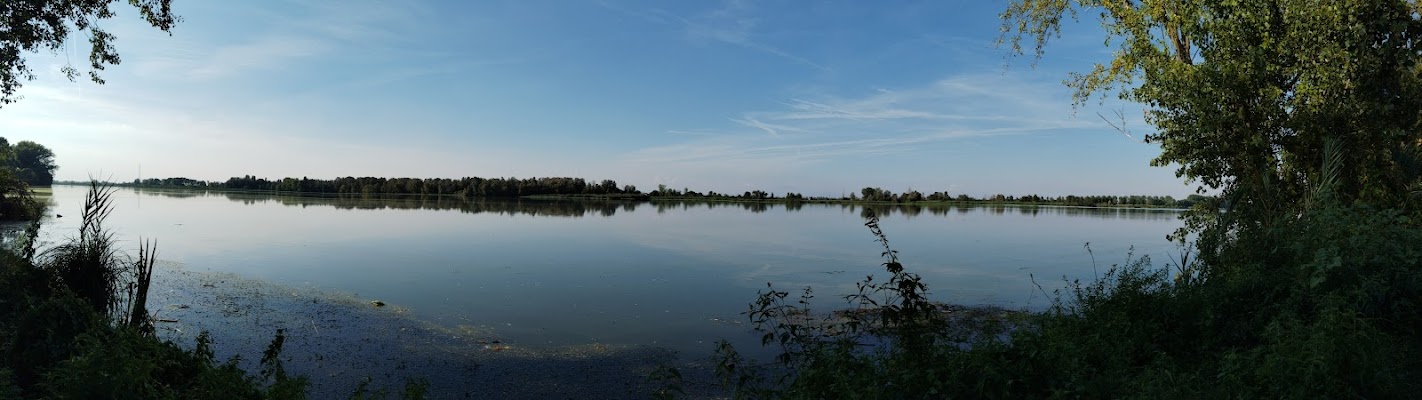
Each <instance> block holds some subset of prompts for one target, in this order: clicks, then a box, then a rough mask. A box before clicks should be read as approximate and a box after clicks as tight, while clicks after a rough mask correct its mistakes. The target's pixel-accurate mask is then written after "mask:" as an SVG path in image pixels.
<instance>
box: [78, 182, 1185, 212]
mask: <svg viewBox="0 0 1422 400" xmlns="http://www.w3.org/2000/svg"><path fill="white" fill-rule="evenodd" d="M61 183H73V182H61ZM118 185H119V186H139V187H161V188H191V189H216V190H247V191H265V192H276V193H294V194H321V195H385V194H395V195H450V196H460V197H466V198H476V197H491V198H492V197H616V198H628V199H638V200H656V199H706V200H726V201H778V202H792V203H793V202H874V203H918V202H957V203H969V202H984V203H994V204H1002V203H1013V204H1043V205H1065V206H1082V207H1170V208H1189V207H1190V206H1192V205H1194V204H1195V203H1198V202H1200V201H1203V200H1205V199H1208V197H1207V196H1202V195H1190V196H1189V197H1186V198H1184V199H1176V198H1174V197H1172V196H1150V195H1131V196H1114V195H1098V196H1076V195H1071V196H1041V195H1035V194H1029V195H1023V196H1010V195H1003V194H995V195H991V196H986V197H973V196H970V195H967V194H963V193H958V194H950V193H948V192H947V191H938V192H932V193H928V194H924V193H922V192H919V191H917V190H908V191H905V192H902V193H894V192H891V191H889V190H885V189H881V188H876V187H866V188H863V189H861V190H860V191H859V192H858V193H850V194H848V195H845V196H840V197H807V196H805V195H803V194H800V193H794V192H788V193H785V194H783V195H776V194H775V193H770V192H765V191H761V190H752V191H746V192H742V193H739V194H736V193H718V192H716V191H707V192H698V191H695V190H692V189H689V188H683V189H680V190H678V189H674V188H668V187H666V185H658V187H657V188H656V189H654V190H650V191H647V192H643V191H641V190H638V189H637V187H636V186H633V185H618V184H617V182H616V181H613V180H611V179H605V180H602V181H597V182H592V181H588V180H586V179H583V178H566V177H558V178H528V179H518V178H478V177H466V178H459V179H445V178H432V179H421V178H373V177H364V178H355V177H344V178H336V179H308V178H304V177H303V178H284V179H280V180H268V179H266V178H257V177H254V176H251V175H248V176H242V177H233V178H230V179H228V180H227V181H225V182H216V181H213V182H208V181H200V180H195V179H188V178H163V179H157V178H149V179H143V180H138V179H135V180H133V181H132V182H129V183H120V184H118Z"/></svg>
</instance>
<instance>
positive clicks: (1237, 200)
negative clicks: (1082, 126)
mask: <svg viewBox="0 0 1422 400" xmlns="http://www.w3.org/2000/svg"><path fill="white" fill-rule="evenodd" d="M1418 11H1419V6H1418V2H1417V1H1415V0H1410V1H1401V0H1390V1H1388V0H1333V1H1320V0H1268V1H1232V0H1139V1H1135V0H1117V1H1105V0H1071V1H1068V0H1016V1H1013V2H1012V3H1011V5H1010V6H1009V7H1008V9H1007V10H1006V11H1004V12H1003V13H1002V18H1003V25H1002V33H1003V36H1002V37H1001V39H1000V40H1001V42H1002V43H1004V44H1007V45H1009V46H1010V47H1011V48H1012V49H1013V50H1014V51H1015V52H1017V54H1024V53H1030V54H1031V55H1033V56H1036V57H1040V56H1042V54H1043V53H1044V51H1045V48H1046V45H1047V43H1048V42H1049V41H1050V40H1051V39H1053V38H1055V37H1057V36H1058V35H1059V34H1060V29H1061V27H1062V24H1063V23H1064V21H1074V20H1076V19H1077V18H1078V17H1079V16H1081V15H1095V16H1097V17H1098V20H1099V22H1100V24H1101V27H1102V28H1103V30H1104V32H1105V35H1106V43H1107V45H1108V46H1112V47H1114V52H1113V56H1112V58H1111V59H1110V60H1109V61H1107V62H1101V63H1098V64H1096V65H1095V67H1094V68H1093V69H1092V70H1090V71H1088V72H1084V73H1074V74H1072V75H1070V77H1069V78H1068V79H1067V81H1066V83H1067V84H1068V85H1069V86H1070V87H1072V88H1073V89H1074V90H1075V96H1074V99H1075V101H1076V103H1077V105H1081V104H1083V103H1086V102H1088V101H1090V100H1091V99H1092V98H1093V97H1094V96H1096V95H1099V94H1104V93H1111V92H1114V93H1116V94H1118V95H1119V97H1120V98H1121V99H1123V100H1127V101H1132V102H1136V103H1140V104H1143V105H1145V106H1146V107H1147V110H1146V120H1147V122H1148V123H1150V124H1151V125H1153V127H1154V128H1155V132H1153V133H1151V134H1149V135H1147V136H1146V140H1147V141H1148V142H1151V143H1157V144H1159V145H1160V146H1161V150H1162V151H1161V154H1160V156H1159V157H1157V158H1156V159H1155V160H1153V162H1152V165H1155V166H1170V165H1174V166H1177V170H1176V175H1177V176H1180V177H1184V178H1186V179H1187V181H1188V182H1191V183H1197V184H1198V186H1197V189H1198V190H1199V191H1202V192H1203V191H1204V190H1206V189H1207V188H1208V189H1217V190H1219V191H1220V192H1221V194H1222V196H1221V198H1222V199H1223V200H1226V201H1230V202H1231V204H1232V207H1231V210H1232V211H1231V213H1234V214H1236V216H1238V217H1240V218H1233V219H1231V221H1233V222H1229V223H1227V224H1228V225H1235V224H1243V223H1246V222H1245V221H1250V222H1248V223H1255V222H1260V221H1266V220H1267V218H1258V217H1254V216H1251V215H1250V213H1252V212H1253V211H1255V210H1258V211H1261V212H1270V213H1273V212H1278V211H1280V210H1284V211H1287V212H1294V213H1298V212H1303V210H1304V209H1306V208H1308V207H1310V206H1311V205H1312V204H1313V203H1314V200H1316V199H1318V198H1320V196H1322V195H1323V194H1324V193H1327V194H1328V197H1329V198H1331V199H1333V200H1336V201H1338V202H1340V203H1343V204H1353V203H1366V204H1372V205H1376V206H1390V207H1396V206H1400V205H1401V204H1402V203H1406V202H1416V201H1417V196H1416V193H1417V191H1418V189H1419V184H1418V182H1419V179H1418V165H1419V159H1422V157H1419V147H1422V139H1419V128H1422V127H1419V122H1420V121H1422V120H1419V110H1422V67H1419V63H1418V60H1419V58H1422V53H1419V51H1422V42H1419V39H1422V21H1419V16H1418ZM1214 206H1215V207H1213V208H1211V207H1209V206H1202V208H1201V209H1199V210H1197V211H1196V212H1195V213H1194V214H1193V217H1192V218H1190V219H1187V225H1189V226H1191V227H1193V228H1194V229H1203V228H1204V227H1207V226H1208V225H1210V224H1211V223H1210V222H1207V220H1209V219H1212V218H1213V217H1212V216H1213V215H1214V213H1213V212H1212V210H1217V208H1218V207H1217V205H1214ZM1203 215H1210V216H1211V217H1210V218H1204V217H1202V216H1203ZM1233 227H1238V226H1228V227H1224V228H1233ZM1226 230H1228V229H1226Z"/></svg>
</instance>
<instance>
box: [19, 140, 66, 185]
mask: <svg viewBox="0 0 1422 400" xmlns="http://www.w3.org/2000/svg"><path fill="white" fill-rule="evenodd" d="M9 153H10V154H9V155H8V156H7V157H8V158H9V159H10V163H11V165H12V166H14V167H15V172H16V173H17V174H19V177H20V180H23V181H25V183H27V184H30V185H31V186H49V185H50V184H52V183H54V170H56V169H59V166H58V165H55V164H54V152H53V151H50V150H49V148H48V147H44V145H42V144H39V143H35V142H31V141H28V140H23V141H20V142H19V143H15V145H14V146H11V147H10V149H9Z"/></svg>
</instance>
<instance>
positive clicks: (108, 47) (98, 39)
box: [0, 0, 180, 106]
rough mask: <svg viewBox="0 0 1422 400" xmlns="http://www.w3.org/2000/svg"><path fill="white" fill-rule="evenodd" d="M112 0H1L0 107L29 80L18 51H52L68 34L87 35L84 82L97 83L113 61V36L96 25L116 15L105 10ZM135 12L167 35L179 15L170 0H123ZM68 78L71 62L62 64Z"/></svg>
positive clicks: (15, 97)
mask: <svg viewBox="0 0 1422 400" xmlns="http://www.w3.org/2000/svg"><path fill="white" fill-rule="evenodd" d="M116 2H118V0H5V1H3V2H0V106H4V105H5V104H10V103H13V102H15V101H16V100H19V96H18V95H16V91H17V90H18V89H19V88H20V87H21V86H23V84H24V83H23V81H27V80H32V79H34V78H35V75H34V71H33V70H32V69H31V68H30V66H29V65H28V64H27V63H26V62H25V59H24V57H23V56H24V53H33V52H38V51H41V50H48V51H51V52H57V51H59V50H60V49H63V48H65V46H67V44H68V41H67V40H68V38H69V35H70V34H71V33H74V32H76V31H78V32H87V33H88V38H89V70H88V71H87V75H88V76H89V80H91V81H94V82H95V83H99V84H102V83H104V79H103V78H102V77H101V76H100V75H99V72H100V71H103V70H104V68H105V66H107V65H118V64H119V62H120V61H121V59H120V58H119V54H118V49H117V48H115V47H114V41H115V40H116V39H117V38H116V37H115V36H114V35H113V34H112V33H109V32H108V31H105V30H104V29H102V28H101V27H99V25H98V23H99V21H101V20H104V19H108V18H112V17H114V16H115V15H116V13H115V12H114V10H113V9H111V5H112V3H116ZM127 3H128V4H130V5H132V6H133V7H134V8H135V9H136V10H137V11H138V14H139V16H141V17H143V19H144V21H146V22H148V24H150V25H153V27H155V28H158V29H160V30H162V31H164V32H169V33H170V34H171V33H172V28H173V25H174V24H176V23H177V22H178V21H179V20H180V19H179V18H178V17H177V16H176V15H173V12H172V3H173V1H172V0H128V1H127ZM62 72H63V73H64V75H65V76H66V77H68V78H69V80H71V81H72V80H74V79H75V78H77V77H78V76H79V74H80V73H79V70H78V69H76V68H74V66H72V65H68V66H65V67H64V69H63V71H62Z"/></svg>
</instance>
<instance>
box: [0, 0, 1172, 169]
mask: <svg viewBox="0 0 1422 400" xmlns="http://www.w3.org/2000/svg"><path fill="white" fill-rule="evenodd" d="M1004 6H1005V3H1004V2H1002V1H960V2H944V1H922V2H899V1H895V2H889V1H884V2H864V1H828V2H811V1H799V0H795V1H789V0H786V1H676V2H668V1H622V0H560V1H551V0H550V1H479V2H465V1H447V2H415V1H405V0H355V1H341V2H336V1H262V2H235V1H222V2H197V1H192V2H189V1H181V2H175V7H174V8H175V10H176V12H177V13H178V14H179V15H181V16H182V17H183V18H184V21H183V22H182V23H181V24H180V25H179V26H177V27H176V28H175V29H174V32H173V35H172V36H171V37H170V36H167V35H165V34H162V33H161V32H157V31H156V30H154V29H152V28H148V27H145V26H143V25H142V23H141V21H140V20H139V18H137V16H136V15H135V14H136V13H135V12H133V10H131V9H129V8H127V7H126V6H120V8H118V11H119V15H118V17H117V18H114V19H111V20H107V21H105V22H104V23H103V26H104V27H105V28H107V29H109V30H110V31H111V32H113V33H115V34H116V35H117V36H118V41H117V42H116V44H117V47H118V49H119V53H120V54H121V55H122V57H123V60H124V62H123V64H122V65H119V66H116V67H111V68H110V69H109V70H108V71H107V72H106V74H105V75H104V77H105V78H106V79H107V80H108V84H106V85H102V86H101V85H94V84H91V83H87V82H82V81H81V82H79V83H70V82H68V81H67V80H64V79H63V78H62V76H61V74H60V73H59V68H60V67H62V66H63V65H64V64H65V63H66V60H70V61H72V62H74V63H80V64H81V63H83V62H84V61H85V59H86V56H87V54H85V53H84V50H86V48H85V47H84V46H85V45H86V43H85V42H84V38H83V36H79V37H77V38H71V44H70V45H69V46H68V49H67V50H65V51H61V52H59V53H58V54H55V55H53V56H51V55H49V54H38V55H34V56H32V57H31V58H30V59H31V63H32V66H33V67H35V68H36V70H37V74H38V75H39V76H40V79H38V80H35V81H32V82H29V83H28V84H27V85H26V86H25V87H24V88H22V89H21V91H20V93H21V94H22V95H23V96H25V98H24V99H23V100H22V101H21V102H19V103H15V104H11V105H7V106H5V107H4V108H0V135H3V136H5V137H7V138H9V139H10V140H11V141H12V142H14V141H18V140H34V141H37V142H40V143H42V144H45V145H47V146H49V147H50V148H52V149H53V150H54V151H55V153H56V154H57V159H58V163H59V165H60V169H59V171H58V174H57V178H58V179H84V178H86V177H87V176H90V175H98V176H101V177H110V176H111V177H113V178H114V179H118V180H128V179H132V178H134V177H136V176H137V174H138V168H139V165H140V164H141V165H142V173H143V175H144V176H145V177H168V176H186V177H191V178H197V179H204V180H222V179H226V178H227V177H231V176H240V175H246V174H252V175H257V176H265V177H283V176H298V177H299V176H308V177H313V178H316V177H321V178H331V177H336V176H413V177H462V176H483V177H493V176H504V177H507V176H516V177H533V176H577V177H585V178H590V179H603V178H610V179H616V180H617V181H618V182H619V183H623V184H635V185H637V186H639V187H642V188H652V187H655V186H656V185H657V184H667V185H669V186H673V187H678V188H680V187H691V188H694V189H698V190H707V189H710V190H716V191H722V192H740V191H744V190H750V189H756V188H758V189H764V190H768V191H772V192H776V193H783V192H785V191H796V192H804V193H809V194H827V195H838V194H840V193H843V192H849V191H856V190H857V189H858V188H860V187H863V186H880V187H883V188H886V189H889V190H893V191H896V192H897V191H902V190H905V189H910V188H912V189H916V190H920V191H924V192H931V191H938V190H948V191H950V192H954V193H968V194H972V195H986V194H993V193H1006V194H1028V193H1040V194H1170V195H1176V196H1181V195H1184V194H1188V193H1190V187H1187V186H1186V185H1185V184H1184V183H1183V181H1182V180H1181V179H1179V178H1175V177H1174V175H1173V169H1172V168H1155V167H1150V166H1149V161H1150V159H1151V158H1153V157H1154V156H1155V155H1157V154H1158V153H1159V148H1158V147H1157V146H1155V145H1152V144H1145V143H1141V142H1139V141H1138V140H1136V139H1139V138H1140V137H1141V136H1142V135H1143V134H1144V133H1147V132H1149V129H1148V128H1149V127H1148V126H1146V125H1145V124H1144V123H1143V122H1141V119H1140V115H1141V112H1140V108H1139V107H1138V106H1131V105H1120V104H1115V103H1110V102H1108V103H1105V104H1097V103H1092V104H1090V105H1088V106H1085V107H1082V108H1078V109H1073V108H1072V106H1071V98H1070V92H1069V90H1068V89H1067V88H1066V87H1065V86H1063V85H1062V83H1061V81H1062V79H1064V78H1065V77H1066V76H1067V73H1068V72H1070V71H1082V70H1085V69H1087V68H1089V67H1090V65H1091V63H1092V62H1097V61H1105V60H1107V59H1108V58H1109V57H1110V52H1109V49H1108V48H1106V47H1104V46H1103V44H1102V39H1103V38H1102V36H1100V33H1099V32H1097V31H1096V28H1094V27H1093V26H1092V24H1093V23H1091V22H1090V21H1088V23H1087V24H1083V25H1081V26H1080V27H1075V28H1072V29H1068V30H1067V31H1065V32H1064V36H1063V37H1062V38H1061V39H1060V40H1058V41H1056V42H1054V43H1053V45H1052V46H1051V47H1050V48H1049V50H1048V54H1047V56H1046V57H1045V58H1043V59H1042V60H1040V62H1038V63H1037V65H1036V66H1035V67H1034V66H1033V62H1032V59H1031V58H1021V57H1019V58H1009V57H1007V56H1008V53H1007V51H1006V50H1003V49H999V48H996V47H994V46H993V41H994V39H995V38H996V37H997V35H998V26H999V22H998V19H997V13H998V12H999V11H1000V10H1001V9H1002V8H1003V7H1004ZM1118 112H1123V115H1125V116H1126V117H1125V119H1126V128H1127V129H1129V130H1130V131H1131V133H1132V135H1133V136H1134V137H1128V136H1127V135H1125V134H1122V133H1121V132H1119V131H1117V130H1115V129H1113V128H1112V127H1111V126H1110V125H1108V124H1107V123H1105V122H1104V121H1103V120H1102V119H1101V117H1099V116H1098V113H1099V114H1102V115H1107V116H1109V117H1111V119H1113V120H1119V118H1118V117H1116V115H1117V113H1118Z"/></svg>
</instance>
